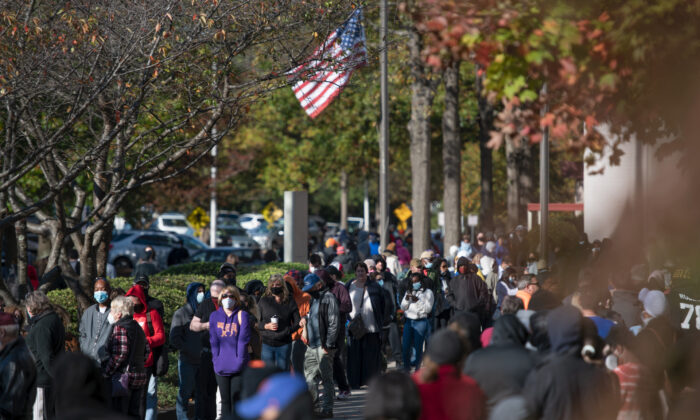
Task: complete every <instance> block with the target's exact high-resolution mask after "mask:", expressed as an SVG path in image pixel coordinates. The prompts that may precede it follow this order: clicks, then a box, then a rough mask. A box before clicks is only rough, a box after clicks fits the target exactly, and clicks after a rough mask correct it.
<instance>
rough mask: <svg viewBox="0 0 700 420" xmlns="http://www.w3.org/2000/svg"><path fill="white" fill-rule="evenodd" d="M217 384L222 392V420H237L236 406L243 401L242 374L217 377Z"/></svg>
mask: <svg viewBox="0 0 700 420" xmlns="http://www.w3.org/2000/svg"><path fill="white" fill-rule="evenodd" d="M216 383H217V385H219V391H220V392H221V418H222V420H237V419H239V417H238V414H236V410H235V407H236V404H237V403H238V401H240V399H241V391H242V388H243V386H242V380H241V374H240V373H238V374H235V375H231V376H219V375H216Z"/></svg>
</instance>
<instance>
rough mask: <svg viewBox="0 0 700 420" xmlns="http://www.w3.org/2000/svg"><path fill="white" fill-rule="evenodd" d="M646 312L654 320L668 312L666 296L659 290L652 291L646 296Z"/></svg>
mask: <svg viewBox="0 0 700 420" xmlns="http://www.w3.org/2000/svg"><path fill="white" fill-rule="evenodd" d="M643 302H644V311H645V312H646V313H648V314H649V315H651V316H652V317H654V318H657V317H659V316H661V315H663V314H664V312H666V296H664V294H663V292H660V291H658V290H650V291H649V292H648V293H647V294H646V296H644V301H643Z"/></svg>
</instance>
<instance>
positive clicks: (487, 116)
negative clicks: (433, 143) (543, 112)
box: [476, 66, 493, 230]
mask: <svg viewBox="0 0 700 420" xmlns="http://www.w3.org/2000/svg"><path fill="white" fill-rule="evenodd" d="M478 71H479V66H477V72H478ZM483 83H484V78H483V76H480V75H478V73H477V76H476V94H477V96H478V98H479V152H480V156H481V211H480V216H479V221H480V225H481V228H482V229H486V230H491V229H493V156H492V153H491V149H490V148H489V147H487V146H486V144H487V143H488V141H489V139H490V132H491V130H493V107H492V106H491V104H489V102H488V100H487V99H486V97H485V96H484V93H483Z"/></svg>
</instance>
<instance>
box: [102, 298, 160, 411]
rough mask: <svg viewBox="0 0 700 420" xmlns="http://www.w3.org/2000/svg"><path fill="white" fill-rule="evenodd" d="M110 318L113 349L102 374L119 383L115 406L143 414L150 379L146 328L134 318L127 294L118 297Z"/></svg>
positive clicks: (114, 391) (114, 389)
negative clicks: (147, 361) (125, 377)
mask: <svg viewBox="0 0 700 420" xmlns="http://www.w3.org/2000/svg"><path fill="white" fill-rule="evenodd" d="M108 319H109V323H110V325H111V334H110V336H109V340H108V341H107V349H108V352H109V353H108V357H107V360H106V361H105V363H103V365H102V376H104V377H105V378H106V379H108V380H109V381H110V385H112V383H115V386H111V389H112V391H111V395H110V396H111V397H112V409H114V410H115V411H117V412H119V413H122V414H126V415H129V416H130V417H138V418H143V416H144V415H145V405H143V403H142V400H143V395H144V394H145V390H146V384H147V382H148V376H147V372H146V366H145V364H146V360H147V359H148V357H150V353H151V349H150V347H149V346H148V341H147V340H146V335H145V334H144V332H143V330H142V329H141V327H140V326H139V324H138V323H137V322H136V321H134V303H133V302H132V300H131V299H129V298H128V297H125V296H117V297H116V298H114V300H112V303H111V309H110V312H109V315H108ZM127 372H128V373H127ZM125 373H127V378H128V379H127V380H126V383H125V384H124V383H120V384H119V385H126V389H125V390H123V391H125V392H123V393H119V392H118V390H119V389H120V386H119V387H118V386H116V382H121V381H120V379H121V377H122V375H124V374H125ZM124 394H126V395H124Z"/></svg>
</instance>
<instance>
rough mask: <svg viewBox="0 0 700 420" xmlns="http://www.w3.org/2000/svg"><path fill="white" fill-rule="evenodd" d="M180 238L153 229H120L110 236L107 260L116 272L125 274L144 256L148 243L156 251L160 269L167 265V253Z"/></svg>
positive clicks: (176, 244) (157, 263)
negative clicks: (120, 230)
mask: <svg viewBox="0 0 700 420" xmlns="http://www.w3.org/2000/svg"><path fill="white" fill-rule="evenodd" d="M179 242H180V239H179V238H178V237H177V236H176V235H175V234H173V233H169V232H159V231H155V230H131V231H122V232H119V233H117V234H116V235H114V236H113V237H112V242H111V243H110V245H109V247H110V249H109V262H110V263H112V265H114V268H115V269H116V271H117V274H120V275H127V274H125V273H129V272H130V271H131V270H133V269H134V267H136V264H137V263H138V261H139V259H140V258H143V257H144V251H143V250H144V248H146V246H148V245H150V246H151V247H153V250H154V251H155V252H156V265H157V266H158V268H160V269H165V268H166V267H167V266H168V254H170V251H171V250H172V249H173V248H174V247H175V246H178V244H179Z"/></svg>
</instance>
